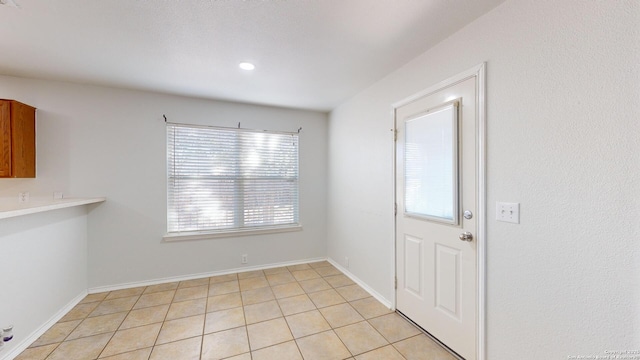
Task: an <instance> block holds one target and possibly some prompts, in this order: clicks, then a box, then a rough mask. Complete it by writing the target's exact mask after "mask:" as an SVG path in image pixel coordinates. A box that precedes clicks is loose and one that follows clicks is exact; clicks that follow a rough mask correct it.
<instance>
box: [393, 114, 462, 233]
mask: <svg viewBox="0 0 640 360" xmlns="http://www.w3.org/2000/svg"><path fill="white" fill-rule="evenodd" d="M457 118H458V109H457V102H456V103H451V104H448V105H446V106H444V107H439V108H436V109H433V110H431V111H429V112H427V113H426V114H423V115H420V116H418V117H416V118H413V119H409V120H407V121H406V122H405V156H404V161H405V163H404V182H405V183H404V196H405V199H404V204H405V213H406V214H407V215H415V216H420V217H426V218H429V219H433V220H438V221H442V222H446V223H452V224H457V220H458V219H457V212H458V206H457V204H458V171H457V170H458V154H457V146H456V144H457V143H458V127H457V123H458V119H457Z"/></svg>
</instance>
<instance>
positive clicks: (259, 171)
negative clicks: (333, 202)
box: [167, 124, 298, 233]
mask: <svg viewBox="0 0 640 360" xmlns="http://www.w3.org/2000/svg"><path fill="white" fill-rule="evenodd" d="M297 224H298V135H297V134H295V133H294V134H289V133H276V132H267V131H252V130H244V129H228V128H214V127H199V126H191V125H188V126H187V125H176V124H168V125H167V232H168V233H180V232H209V231H211V232H224V231H238V230H250V229H260V228H274V227H287V226H294V225H297Z"/></svg>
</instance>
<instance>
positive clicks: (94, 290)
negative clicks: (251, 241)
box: [0, 257, 327, 360]
mask: <svg viewBox="0 0 640 360" xmlns="http://www.w3.org/2000/svg"><path fill="white" fill-rule="evenodd" d="M325 260H327V258H326V257H322V258H311V259H305V260H295V261H285V262H280V263H272V264H266V265H256V266H244V267H241V268H235V269H227V270H221V271H213V272H206V273H199V274H191V275H183V276H171V277H166V278H160V279H153V280H146V281H135V282H129V283H124V284H117V285H108V286H98V287H93V288H90V289H89V291H88V292H89V294H95V293H100V292H105V291H114V290H122V289H130V288H135V287H140V286H149V285H156V284H162V283H167V282H176V281H186V280H194V279H201V278H206V277H212V276H219V275H227V274H234V273H241V272H248V271H256V270H266V269H273V268H277V267H282V266H292V265H299V264H307V263H313V262H318V261H325ZM0 360H2V359H0Z"/></svg>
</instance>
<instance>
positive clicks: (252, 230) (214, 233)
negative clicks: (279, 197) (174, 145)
mask: <svg viewBox="0 0 640 360" xmlns="http://www.w3.org/2000/svg"><path fill="white" fill-rule="evenodd" d="M166 125H167V126H166V129H165V151H166V152H165V161H166V162H165V166H166V169H165V170H166V174H165V180H166V187H165V196H166V202H167V203H166V214H165V215H166V216H165V220H166V226H165V230H166V233H165V235H164V236H163V240H164V241H181V240H198V239H214V238H226V237H235V236H246V235H260V234H273V233H284V232H292V231H300V230H302V225H301V223H300V136H299V132H283V131H269V130H252V129H242V128H239V127H238V128H230V127H221V126H209V125H191V124H179V123H169V122H167V124H166ZM170 126H173V127H186V128H191V129H197V128H204V129H212V130H220V131H232V132H253V133H262V134H265V133H267V134H280V135H292V136H295V137H296V152H297V154H296V155H297V163H296V173H297V174H296V179H295V182H296V200H295V202H296V203H295V214H294V220H295V222H293V223H287V224H272V225H265V226H249V227H232V228H223V229H199V230H192V231H171V232H170V231H169V225H170V224H169V217H170V207H169V202H170V200H169V199H170V169H169V167H170V161H171V159H170V158H169V156H170V155H169V147H170V143H169V127H170ZM239 166H241V165H239ZM237 180H238V181H246V178H244V177H242V176H239V177H237ZM234 195H235V196H238V193H236V192H234ZM240 202H241V203H243V204H244V201H240ZM243 209H244V205H243ZM237 217H238V214H234V218H237ZM240 217H242V218H244V216H240ZM243 222H244V220H243ZM235 224H236V225H237V223H235Z"/></svg>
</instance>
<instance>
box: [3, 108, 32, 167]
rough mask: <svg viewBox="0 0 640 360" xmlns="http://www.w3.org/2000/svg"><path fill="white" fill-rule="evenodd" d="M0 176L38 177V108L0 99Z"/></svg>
mask: <svg viewBox="0 0 640 360" xmlns="http://www.w3.org/2000/svg"><path fill="white" fill-rule="evenodd" d="M0 177H4V178H34V177H36V109H35V108H34V107H32V106H29V105H25V104H23V103H21V102H18V101H15V100H0Z"/></svg>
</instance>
